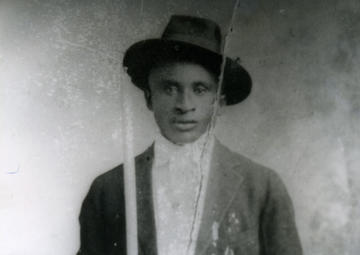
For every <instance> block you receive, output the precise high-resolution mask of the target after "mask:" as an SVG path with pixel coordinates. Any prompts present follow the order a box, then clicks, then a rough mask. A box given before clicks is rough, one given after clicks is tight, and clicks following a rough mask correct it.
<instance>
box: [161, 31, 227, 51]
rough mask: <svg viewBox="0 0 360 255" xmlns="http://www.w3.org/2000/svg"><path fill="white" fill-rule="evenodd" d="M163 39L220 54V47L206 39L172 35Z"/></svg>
mask: <svg viewBox="0 0 360 255" xmlns="http://www.w3.org/2000/svg"><path fill="white" fill-rule="evenodd" d="M163 39H165V40H173V41H181V42H185V43H189V44H192V45H195V46H199V47H202V48H205V49H207V50H210V51H213V52H215V53H218V54H220V45H219V44H218V43H216V42H214V41H210V40H207V39H206V38H204V37H200V36H195V35H186V34H171V35H166V36H164V37H163Z"/></svg>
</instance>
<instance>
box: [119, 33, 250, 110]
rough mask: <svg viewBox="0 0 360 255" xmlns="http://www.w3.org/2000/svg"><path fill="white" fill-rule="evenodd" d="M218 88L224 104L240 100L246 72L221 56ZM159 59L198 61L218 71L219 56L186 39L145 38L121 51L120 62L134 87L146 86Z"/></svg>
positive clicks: (247, 89) (245, 90)
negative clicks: (221, 76) (122, 54)
mask: <svg viewBox="0 0 360 255" xmlns="http://www.w3.org/2000/svg"><path fill="white" fill-rule="evenodd" d="M224 60H225V61H226V62H225V68H224V74H223V81H222V92H223V94H224V95H225V98H226V104H227V105H234V104H237V103H240V102H241V101H243V100H244V99H245V98H247V97H248V95H249V94H250V92H251V87H252V81H251V77H250V75H249V73H248V72H247V71H246V70H245V69H244V68H243V67H242V66H241V65H240V64H239V63H238V62H237V61H234V60H233V59H231V58H229V57H225V58H224ZM161 61H189V62H194V63H197V64H200V65H202V66H204V67H205V68H206V69H208V70H209V71H211V72H212V73H214V74H216V75H219V74H220V68H221V64H222V62H223V56H222V55H220V54H218V53H216V52H213V51H210V50H207V49H204V48H202V47H199V46H197V45H193V44H190V43H186V42H182V41H174V40H165V39H149V40H144V41H140V42H137V43H135V44H133V45H132V46H131V47H130V48H129V49H128V50H127V51H126V53H125V56H124V60H123V66H124V67H125V69H126V72H127V73H128V74H129V76H130V77H131V80H132V82H133V83H134V85H135V86H137V87H138V88H140V89H142V90H144V89H147V87H148V82H147V78H148V74H149V71H150V70H151V68H152V67H153V66H154V65H156V64H157V63H159V62H161Z"/></svg>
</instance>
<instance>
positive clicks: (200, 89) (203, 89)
mask: <svg viewBox="0 0 360 255" xmlns="http://www.w3.org/2000/svg"><path fill="white" fill-rule="evenodd" d="M207 91H208V89H207V88H206V87H205V86H196V87H195V88H194V92H195V94H197V95H202V94H204V93H206V92H207Z"/></svg>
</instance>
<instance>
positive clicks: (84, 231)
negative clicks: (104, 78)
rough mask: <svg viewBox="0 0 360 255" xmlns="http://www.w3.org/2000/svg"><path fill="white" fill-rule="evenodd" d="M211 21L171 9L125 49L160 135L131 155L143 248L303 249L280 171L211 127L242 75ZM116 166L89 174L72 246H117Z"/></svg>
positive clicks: (240, 94) (170, 252)
mask: <svg viewBox="0 0 360 255" xmlns="http://www.w3.org/2000/svg"><path fill="white" fill-rule="evenodd" d="M220 52H221V33H220V29H219V27H218V25H217V24H215V23H214V22H212V21H210V20H207V19H202V18H196V17H189V16H173V17H172V18H171V20H170V22H169V24H168V25H167V27H166V29H165V31H164V33H163V35H162V38H160V39H151V40H145V41H141V42H138V43H136V44H134V45H133V46H131V47H130V48H129V49H128V50H127V52H126V54H125V57H124V66H125V67H126V69H127V72H128V74H129V75H130V77H131V79H132V82H133V83H134V85H135V86H137V87H139V88H140V89H142V90H143V91H144V95H145V100H146V103H147V106H148V108H149V109H150V110H151V111H152V112H153V114H154V117H155V120H156V123H157V125H158V126H159V129H160V134H159V136H158V137H156V139H155V143H154V144H153V145H152V146H151V147H150V148H148V149H147V150H146V151H145V152H144V153H142V154H140V155H139V156H137V157H136V159H135V162H136V164H135V165H136V166H135V167H136V188H137V210H138V212H137V213H138V216H137V218H138V242H139V251H140V253H141V254H159V255H176V254H184V255H185V254H228V255H229V254H242V255H299V254H302V250H301V246H300V241H299V237H298V234H297V230H296V225H295V219H294V213H293V206H292V202H291V199H290V197H289V196H288V193H287V191H286V188H285V186H284V185H283V183H282V181H281V180H280V178H279V177H278V175H277V174H276V173H275V172H274V171H272V170H270V169H267V168H265V167H262V166H260V165H258V164H256V163H253V162H252V161H250V160H249V159H247V158H245V157H243V156H240V155H238V154H236V153H234V152H231V151H230V150H228V149H227V148H226V147H224V146H223V145H221V144H220V142H219V141H218V140H217V139H216V138H215V137H214V135H213V132H212V130H213V125H214V123H215V122H214V120H215V118H216V114H217V111H218V109H219V108H220V107H222V106H224V105H232V104H236V103H239V102H241V101H242V100H244V99H245V98H246V97H247V96H248V95H249V93H250V89H251V79H250V76H249V74H248V73H247V72H246V71H245V70H244V69H243V68H242V67H241V66H240V65H239V64H238V63H237V62H236V61H233V60H232V59H230V58H227V57H224V56H222V54H221V53H220ZM124 207H125V205H124V184H123V166H122V165H121V166H118V167H116V168H115V169H113V170H111V171H109V172H106V173H105V174H103V175H101V176H99V177H98V178H96V180H95V181H94V183H93V184H92V186H91V188H90V191H89V193H88V195H87V196H86V198H85V200H84V203H83V206H82V209H81V214H80V225H81V248H80V250H79V254H82V255H95V254H114V255H115V254H125V253H126V240H125V239H126V230H125V225H126V224H125V223H126V219H125V208H124Z"/></svg>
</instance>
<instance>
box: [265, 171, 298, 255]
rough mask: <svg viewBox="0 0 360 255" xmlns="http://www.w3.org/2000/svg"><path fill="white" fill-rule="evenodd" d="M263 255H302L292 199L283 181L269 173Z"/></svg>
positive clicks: (274, 174) (273, 173)
mask: <svg viewBox="0 0 360 255" xmlns="http://www.w3.org/2000/svg"><path fill="white" fill-rule="evenodd" d="M260 228H261V233H260V239H262V240H261V243H262V247H261V250H262V252H261V254H262V255H301V254H302V248H301V244H300V239H299V236H298V232H297V229H296V223H295V216H294V209H293V205H292V201H291V198H290V196H289V194H288V192H287V190H286V188H285V185H284V184H283V182H282V180H281V179H280V178H279V176H278V175H277V174H276V173H275V172H272V171H271V172H269V178H268V185H267V193H266V200H265V205H264V208H263V210H262V213H261V226H260Z"/></svg>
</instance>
